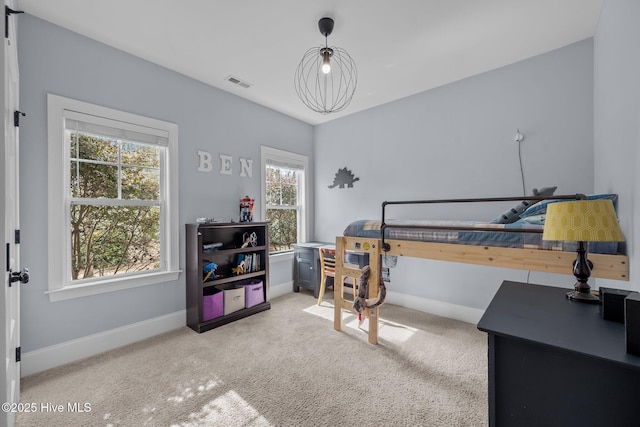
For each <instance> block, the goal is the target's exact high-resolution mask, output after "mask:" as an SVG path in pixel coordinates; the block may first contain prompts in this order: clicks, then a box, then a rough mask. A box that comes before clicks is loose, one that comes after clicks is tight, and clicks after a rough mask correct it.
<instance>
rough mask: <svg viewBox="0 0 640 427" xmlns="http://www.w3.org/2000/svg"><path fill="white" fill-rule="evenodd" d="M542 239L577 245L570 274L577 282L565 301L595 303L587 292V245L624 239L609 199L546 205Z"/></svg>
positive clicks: (589, 272) (588, 272)
mask: <svg viewBox="0 0 640 427" xmlns="http://www.w3.org/2000/svg"><path fill="white" fill-rule="evenodd" d="M542 240H564V241H574V242H578V250H577V252H578V257H577V259H576V261H575V262H574V264H573V275H574V276H576V279H577V280H578V281H577V282H576V284H575V290H573V291H571V292H569V293H567V298H569V299H570V300H574V301H581V302H586V303H596V304H597V303H599V302H600V300H599V298H598V297H596V296H595V295H593V294H592V293H591V287H590V286H589V283H588V280H589V276H591V269H592V268H593V264H592V263H591V261H589V260H588V259H587V245H586V243H587V242H623V241H624V236H623V235H622V230H620V225H619V224H618V218H617V216H616V212H615V210H614V208H613V202H612V201H611V200H609V199H598V200H575V201H570V202H554V203H549V204H548V205H547V213H546V218H545V221H544V231H543V233H542Z"/></svg>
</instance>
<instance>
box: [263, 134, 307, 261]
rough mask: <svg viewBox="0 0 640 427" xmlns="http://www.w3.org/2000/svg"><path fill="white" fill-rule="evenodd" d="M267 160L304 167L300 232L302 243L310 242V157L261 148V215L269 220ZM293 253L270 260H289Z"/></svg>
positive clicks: (276, 255)
mask: <svg viewBox="0 0 640 427" xmlns="http://www.w3.org/2000/svg"><path fill="white" fill-rule="evenodd" d="M267 160H276V161H280V162H284V163H295V164H300V165H303V168H304V174H303V175H304V180H303V183H302V186H303V189H302V195H301V199H302V200H301V201H300V205H301V208H300V209H301V212H300V217H301V218H304V224H302V226H301V230H299V231H300V236H301V237H300V243H302V242H306V241H308V240H309V230H308V229H309V206H308V200H309V174H310V173H309V157H307V156H304V155H302V154H297V153H292V152H290V151H284V150H278V149H277V148H271V147H266V146H264V145H262V146H261V147H260V173H261V188H260V191H261V196H262V198H261V200H262V203H261V206H260V208H261V213H262V218H264V219H265V220H266V218H267V195H266V185H265V183H266V180H267V177H266V166H267ZM291 253H293V251H292V250H291V251H286V252H280V253H277V254H272V255H270V259H272V258H274V259H275V258H288V257H289V256H290V254H291Z"/></svg>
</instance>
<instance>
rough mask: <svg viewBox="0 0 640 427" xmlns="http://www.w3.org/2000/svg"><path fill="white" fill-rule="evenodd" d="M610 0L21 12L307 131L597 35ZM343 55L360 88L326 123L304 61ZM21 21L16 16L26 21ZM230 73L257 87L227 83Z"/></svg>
mask: <svg viewBox="0 0 640 427" xmlns="http://www.w3.org/2000/svg"><path fill="white" fill-rule="evenodd" d="M602 1H603V0H394V1H391V0H227V1H219V0H19V3H18V5H19V7H20V9H22V10H24V11H25V12H27V13H29V14H32V15H35V16H37V17H39V18H42V19H44V20H47V21H50V22H53V23H55V24H57V25H60V26H62V27H65V28H68V29H70V30H72V31H75V32H78V33H80V34H83V35H85V36H87V37H90V38H93V39H95V40H98V41H101V42H103V43H105V44H107V45H110V46H113V47H115V48H118V49H121V50H123V51H125V52H129V53H131V54H133V55H136V56H139V57H141V58H144V59H146V60H148V61H151V62H153V63H156V64H159V65H162V66H164V67H167V68H170V69H172V70H175V71H177V72H179V73H182V74H185V75H187V76H189V77H192V78H194V79H197V80H200V81H202V82H204V83H207V84H209V85H211V86H215V87H218V88H220V89H222V90H225V91H227V92H231V93H233V94H236V95H238V96H241V97H243V98H246V99H249V100H251V101H254V102H256V103H258V104H261V105H264V106H266V107H269V108H272V109H274V110H277V111H280V112H282V113H284V114H287V115H289V116H292V117H295V118H297V119H300V120H303V121H305V122H307V123H310V124H319V123H323V122H326V121H329V120H332V119H335V118H337V117H342V116H344V115H347V114H351V113H354V112H357V111H361V110H364V109H367V108H370V107H374V106H376V105H380V104H384V103H387V102H390V101H393V100H396V99H399V98H403V97H406V96H409V95H412V94H415V93H418V92H422V91H425V90H427V89H431V88H433V87H437V86H441V85H444V84H447V83H450V82H453V81H456V80H460V79H463V78H465V77H469V76H472V75H475V74H478V73H482V72H484V71H488V70H491V69H495V68H498V67H501V66H504V65H508V64H511V63H514V62H517V61H520V60H523V59H526V58H529V57H532V56H535V55H538V54H541V53H544V52H548V51H551V50H553V49H557V48H560V47H562V46H566V45H568V44H571V43H574V42H577V41H580V40H583V39H585V38H588V37H591V36H593V33H594V30H595V28H596V24H597V20H598V17H599V14H600V9H601V7H602ZM323 16H329V17H331V18H333V19H334V20H335V28H334V30H333V34H331V35H330V36H329V45H334V46H339V47H341V48H343V49H346V50H347V51H348V52H349V54H350V55H351V56H352V57H353V59H354V60H355V62H356V64H357V66H358V86H357V88H356V93H355V96H354V98H353V101H352V103H351V104H350V105H349V107H347V108H346V110H344V111H342V112H340V113H335V114H329V115H322V114H319V113H316V112H313V111H311V110H309V109H308V108H307V107H305V106H304V104H302V102H301V101H300V100H299V99H298V98H297V96H296V93H295V89H294V85H293V75H294V72H295V69H296V67H297V66H298V63H299V62H300V60H301V59H302V55H303V54H304V53H305V52H306V50H307V49H309V48H310V47H312V46H319V45H321V44H323V42H324V37H323V36H322V35H321V34H320V32H319V30H318V20H319V19H320V18H322V17H323ZM18 19H19V18H18ZM229 75H232V76H234V77H236V78H239V79H240V80H243V81H245V82H248V83H250V84H251V85H252V86H251V87H250V88H247V89H245V88H243V87H241V86H238V85H234V84H232V83H230V82H228V81H227V80H226V78H227V77H228V76H229Z"/></svg>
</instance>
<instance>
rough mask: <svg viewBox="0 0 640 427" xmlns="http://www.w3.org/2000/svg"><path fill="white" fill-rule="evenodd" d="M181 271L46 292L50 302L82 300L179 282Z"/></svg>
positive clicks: (124, 278)
mask: <svg viewBox="0 0 640 427" xmlns="http://www.w3.org/2000/svg"><path fill="white" fill-rule="evenodd" d="M180 273H181V270H176V271H163V272H160V273H151V274H145V275H139V276H133V277H132V276H130V277H121V278H117V279H109V280H101V281H100V282H97V283H96V282H94V283H87V284H82V285H71V286H65V287H63V288H60V289H50V290H49V291H48V292H45V293H46V294H48V295H49V301H51V302H56V301H65V300H69V299H74V298H82V297H86V296H91V295H98V294H104V293H106V292H113V291H120V290H123V289H132V288H138V287H140V286H148V285H155V284H158V283H165V282H171V281H174V280H178V275H179V274H180Z"/></svg>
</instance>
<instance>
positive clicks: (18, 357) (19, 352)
mask: <svg viewBox="0 0 640 427" xmlns="http://www.w3.org/2000/svg"><path fill="white" fill-rule="evenodd" d="M21 353H22V350H21V349H20V347H16V362H19V361H20V359H21Z"/></svg>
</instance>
